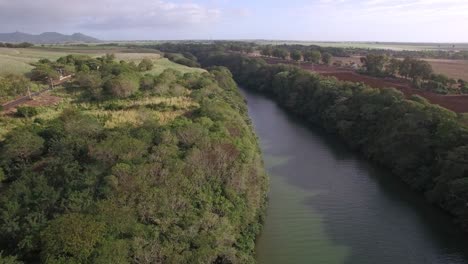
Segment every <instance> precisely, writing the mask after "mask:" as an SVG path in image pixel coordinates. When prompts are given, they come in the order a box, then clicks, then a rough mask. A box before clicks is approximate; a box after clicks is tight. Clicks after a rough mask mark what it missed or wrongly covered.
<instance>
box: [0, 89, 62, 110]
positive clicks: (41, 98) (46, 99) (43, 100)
mask: <svg viewBox="0 0 468 264" xmlns="http://www.w3.org/2000/svg"><path fill="white" fill-rule="evenodd" d="M62 100H63V99H62V98H60V97H57V96H53V95H51V94H50V93H49V92H44V93H42V94H40V95H38V96H36V97H34V99H32V100H27V101H25V102H23V103H21V104H19V105H18V106H32V107H40V106H55V105H58V104H59V103H60V102H62ZM18 106H16V107H13V108H10V109H7V110H5V111H4V113H5V114H11V113H15V112H16V108H17V107H18Z"/></svg>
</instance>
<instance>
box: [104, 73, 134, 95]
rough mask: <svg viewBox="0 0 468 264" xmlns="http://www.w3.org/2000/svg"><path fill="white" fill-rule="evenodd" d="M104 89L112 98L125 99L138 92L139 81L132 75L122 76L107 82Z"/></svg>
mask: <svg viewBox="0 0 468 264" xmlns="http://www.w3.org/2000/svg"><path fill="white" fill-rule="evenodd" d="M105 88H106V90H107V92H108V93H109V94H111V95H113V96H116V97H119V98H126V97H129V96H130V95H132V94H133V93H135V92H136V91H138V88H139V80H138V77H137V76H134V75H132V74H122V75H119V76H117V77H114V78H113V79H111V80H110V81H108V82H107V83H106V85H105Z"/></svg>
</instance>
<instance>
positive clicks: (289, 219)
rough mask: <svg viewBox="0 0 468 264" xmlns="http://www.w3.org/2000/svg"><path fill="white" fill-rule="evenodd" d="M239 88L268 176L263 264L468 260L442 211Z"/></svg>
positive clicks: (259, 255)
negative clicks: (245, 103) (268, 190)
mask: <svg viewBox="0 0 468 264" xmlns="http://www.w3.org/2000/svg"><path fill="white" fill-rule="evenodd" d="M242 91H243V94H244V96H245V98H246V100H247V104H248V108H249V116H250V118H251V120H252V122H253V126H254V128H255V132H256V134H257V136H258V138H259V141H260V143H261V144H260V145H261V149H262V153H263V156H264V160H265V167H266V169H267V171H268V175H269V177H270V192H269V196H268V197H269V202H268V207H267V214H266V218H265V224H264V228H263V231H262V233H261V235H260V237H259V239H258V241H257V247H256V252H257V254H256V259H257V262H258V263H259V264H283V263H291V264H296V263H298V264H302V263H321V264H342V263H347V264H362V263H380V264H394V263H415V264H419V263H434V264H446V263H453V264H466V263H468V261H467V259H468V258H467V256H468V252H467V250H466V249H467V248H468V243H467V241H466V240H465V238H464V236H463V234H461V233H460V232H459V228H457V227H456V226H454V225H452V224H451V218H450V217H449V216H448V215H447V214H446V213H445V212H443V211H442V210H440V209H438V208H436V207H433V206H431V205H430V204H428V203H427V202H426V201H425V199H424V198H423V197H422V196H421V195H419V194H418V193H416V192H414V191H413V190H411V188H409V186H408V185H406V184H405V183H403V182H402V181H401V180H400V179H398V178H396V177H393V176H392V175H391V173H388V172H387V171H386V170H385V169H383V168H380V167H378V166H375V165H373V164H371V163H370V162H369V161H367V160H365V159H363V158H362V157H360V156H359V155H356V154H355V153H353V151H351V150H350V149H349V148H348V147H346V145H345V144H343V142H342V141H340V140H337V139H336V137H334V136H330V135H327V133H326V132H325V131H322V130H321V129H318V128H316V127H307V126H306V125H304V123H303V121H301V120H300V119H298V118H296V117H294V116H292V115H289V114H287V113H286V112H285V111H284V109H281V108H280V107H279V106H277V105H276V103H275V102H273V101H272V100H270V99H268V98H266V97H265V96H263V95H261V94H258V93H255V92H251V91H248V90H242Z"/></svg>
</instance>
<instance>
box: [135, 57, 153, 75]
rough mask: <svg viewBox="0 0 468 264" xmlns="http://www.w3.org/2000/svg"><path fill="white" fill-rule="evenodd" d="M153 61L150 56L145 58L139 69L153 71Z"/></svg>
mask: <svg viewBox="0 0 468 264" xmlns="http://www.w3.org/2000/svg"><path fill="white" fill-rule="evenodd" d="M153 66H154V65H153V62H152V61H151V60H150V59H149V58H144V59H143V60H142V61H141V62H140V64H138V70H139V71H142V72H144V71H151V70H152V69H153Z"/></svg>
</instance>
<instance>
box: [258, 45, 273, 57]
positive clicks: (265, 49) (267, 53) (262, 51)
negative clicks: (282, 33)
mask: <svg viewBox="0 0 468 264" xmlns="http://www.w3.org/2000/svg"><path fill="white" fill-rule="evenodd" d="M272 53H273V48H272V47H271V46H270V45H268V46H264V47H262V48H261V49H260V54H261V55H262V56H266V57H270V56H271V55H272Z"/></svg>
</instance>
